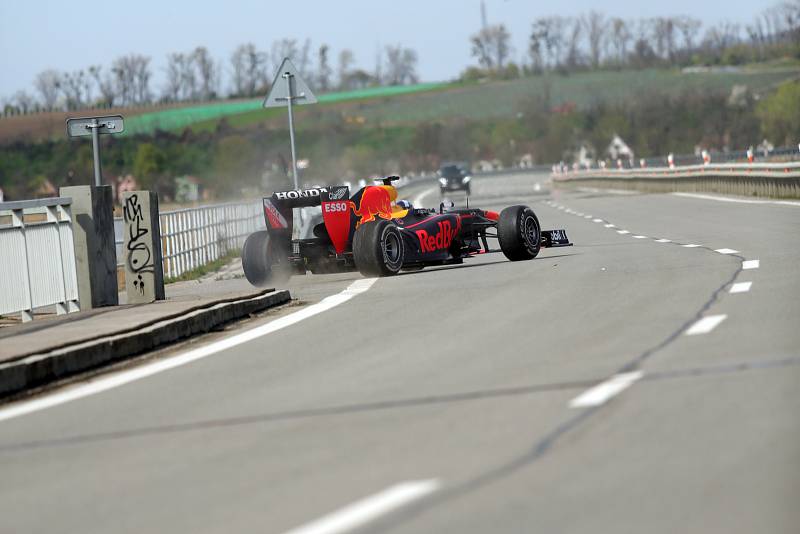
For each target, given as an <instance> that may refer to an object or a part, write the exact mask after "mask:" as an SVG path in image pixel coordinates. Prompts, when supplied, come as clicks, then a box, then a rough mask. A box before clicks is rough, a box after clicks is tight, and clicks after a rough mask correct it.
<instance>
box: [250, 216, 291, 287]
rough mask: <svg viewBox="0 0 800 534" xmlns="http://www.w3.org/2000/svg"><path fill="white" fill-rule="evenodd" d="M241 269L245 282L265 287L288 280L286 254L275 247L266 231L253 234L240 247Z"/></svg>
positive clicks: (289, 274)
mask: <svg viewBox="0 0 800 534" xmlns="http://www.w3.org/2000/svg"><path fill="white" fill-rule="evenodd" d="M242 269H243V270H244V276H245V278H247V281H248V282H250V283H251V284H252V285H254V286H256V287H267V286H268V285H271V284H275V283H282V282H285V281H286V280H288V279H289V277H290V276H291V272H290V271H289V266H288V253H287V252H286V251H283V250H281V249H280V248H279V247H276V246H275V244H274V243H273V242H272V241H271V240H270V237H269V233H268V232H267V231H266V230H261V231H258V232H253V233H252V234H250V235H249V236H247V239H246V240H245V242H244V246H243V247H242Z"/></svg>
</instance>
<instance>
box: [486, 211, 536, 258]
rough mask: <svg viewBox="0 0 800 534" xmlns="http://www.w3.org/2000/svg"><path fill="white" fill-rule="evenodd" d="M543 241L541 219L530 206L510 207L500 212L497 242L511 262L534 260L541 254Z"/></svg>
mask: <svg viewBox="0 0 800 534" xmlns="http://www.w3.org/2000/svg"><path fill="white" fill-rule="evenodd" d="M541 239H542V231H541V226H539V219H538V218H537V217H536V214H535V213H533V210H532V209H530V208H529V207H528V206H509V207H508V208H506V209H504V210H503V211H501V212H500V219H499V220H498V221H497V240H498V241H499V242H500V249H501V250H502V251H503V254H505V255H506V258H508V259H509V260H511V261H521V260H532V259H533V258H535V257H536V255H537V254H539V249H540V248H541Z"/></svg>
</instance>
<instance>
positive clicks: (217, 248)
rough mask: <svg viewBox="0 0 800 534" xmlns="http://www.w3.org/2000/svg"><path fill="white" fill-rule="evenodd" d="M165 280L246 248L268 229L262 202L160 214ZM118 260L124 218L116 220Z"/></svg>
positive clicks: (120, 255) (119, 257) (229, 204)
mask: <svg viewBox="0 0 800 534" xmlns="http://www.w3.org/2000/svg"><path fill="white" fill-rule="evenodd" d="M159 222H160V227H161V247H162V257H163V261H164V277H165V278H177V277H179V276H181V275H182V274H184V273H186V272H188V271H191V270H193V269H197V268H198V267H202V266H203V265H207V264H209V263H211V262H213V261H216V260H218V259H219V258H221V257H223V256H225V255H226V254H228V253H229V252H231V251H234V250H237V249H240V248H242V246H243V245H244V240H245V239H247V236H248V235H250V234H251V233H253V232H255V231H256V230H263V229H264V228H265V223H264V213H263V211H262V207H261V201H260V200H258V201H251V202H238V203H227V204H215V205H211V206H201V207H198V208H187V209H182V210H175V211H166V212H163V213H161V214H159ZM114 223H115V224H114V226H115V234H116V242H117V261H118V262H119V261H120V260H121V259H122V257H123V256H122V246H123V239H122V237H123V235H122V232H123V229H122V219H116V220H115V221H114Z"/></svg>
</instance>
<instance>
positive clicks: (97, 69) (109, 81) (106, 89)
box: [88, 65, 116, 106]
mask: <svg viewBox="0 0 800 534" xmlns="http://www.w3.org/2000/svg"><path fill="white" fill-rule="evenodd" d="M88 72H89V76H91V77H92V79H94V82H95V84H96V85H97V89H98V91H100V98H102V100H103V103H104V104H106V105H107V106H113V105H114V100H115V99H116V90H115V88H114V79H113V78H112V77H111V76H110V75H108V74H106V75H103V74H102V67H101V66H100V65H92V66H91V67H89V68H88Z"/></svg>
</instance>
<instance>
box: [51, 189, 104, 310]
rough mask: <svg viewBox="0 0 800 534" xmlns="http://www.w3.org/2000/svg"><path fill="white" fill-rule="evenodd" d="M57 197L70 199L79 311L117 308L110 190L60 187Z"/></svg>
mask: <svg viewBox="0 0 800 534" xmlns="http://www.w3.org/2000/svg"><path fill="white" fill-rule="evenodd" d="M59 194H60V195H61V196H62V197H69V198H72V216H73V218H74V220H75V224H74V225H73V235H74V242H75V263H76V268H77V273H78V294H79V295H80V302H81V309H83V310H89V309H92V308H99V307H102V306H116V305H117V304H119V293H118V292H119V288H118V286H117V270H116V265H117V252H116V247H115V243H114V211H113V210H114V207H113V193H112V190H111V186H110V185H100V186H93V185H77V186H70V187H62V188H61V189H60V191H59Z"/></svg>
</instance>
